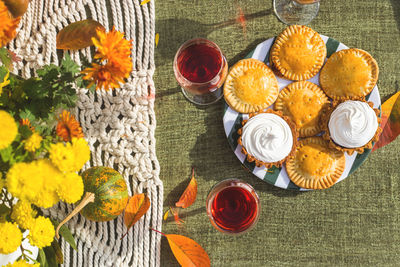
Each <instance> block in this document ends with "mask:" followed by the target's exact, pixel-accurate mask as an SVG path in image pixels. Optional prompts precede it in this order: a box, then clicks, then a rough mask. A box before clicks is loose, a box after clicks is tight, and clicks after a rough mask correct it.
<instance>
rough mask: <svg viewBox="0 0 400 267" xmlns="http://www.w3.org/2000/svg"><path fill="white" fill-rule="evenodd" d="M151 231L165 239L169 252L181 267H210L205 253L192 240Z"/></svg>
mask: <svg viewBox="0 0 400 267" xmlns="http://www.w3.org/2000/svg"><path fill="white" fill-rule="evenodd" d="M151 230H153V231H155V232H157V233H159V234H161V235H163V236H165V237H166V238H167V240H168V244H169V246H170V248H171V251H172V253H173V254H174V256H175V258H176V260H177V261H178V262H179V264H180V265H181V266H184V267H186V266H193V267H208V266H210V265H211V263H210V258H209V257H208V254H207V252H206V251H205V250H204V249H203V248H202V247H201V246H200V245H199V244H198V243H196V241H194V240H193V239H190V238H188V237H186V236H183V235H174V234H164V233H162V232H160V231H157V230H154V229H151Z"/></svg>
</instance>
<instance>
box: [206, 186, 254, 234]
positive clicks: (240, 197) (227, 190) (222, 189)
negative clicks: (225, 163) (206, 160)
mask: <svg viewBox="0 0 400 267" xmlns="http://www.w3.org/2000/svg"><path fill="white" fill-rule="evenodd" d="M206 203H207V204H206V205H207V214H208V217H209V219H210V222H211V224H212V225H213V226H214V227H215V228H216V229H217V230H219V231H220V232H223V233H226V234H231V235H235V234H242V233H245V232H247V231H249V230H250V229H252V228H253V227H254V225H255V224H256V223H257V221H258V216H259V213H260V200H259V198H258V195H257V193H256V192H255V190H254V189H253V187H251V185H249V184H247V183H245V182H243V181H241V180H238V179H227V180H224V181H222V182H220V183H218V184H216V185H215V186H214V187H213V188H212V189H211V192H210V193H209V194H208V197H207V201H206Z"/></svg>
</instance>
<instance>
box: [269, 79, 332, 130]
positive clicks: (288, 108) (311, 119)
mask: <svg viewBox="0 0 400 267" xmlns="http://www.w3.org/2000/svg"><path fill="white" fill-rule="evenodd" d="M329 103H330V102H329V99H328V97H327V96H326V95H325V93H324V92H323V91H322V89H321V88H320V87H319V86H317V85H316V84H314V83H312V82H309V81H300V82H294V83H291V84H289V85H288V86H287V87H285V88H284V89H282V90H281V91H280V93H279V96H278V99H277V100H276V102H275V110H279V111H282V113H283V115H285V116H288V117H289V118H291V119H292V121H294V123H295V124H296V128H297V130H298V131H299V135H300V137H307V136H313V135H316V134H317V133H319V132H320V131H321V128H320V117H321V114H322V111H323V110H324V109H325V108H326V107H327V106H328V105H329Z"/></svg>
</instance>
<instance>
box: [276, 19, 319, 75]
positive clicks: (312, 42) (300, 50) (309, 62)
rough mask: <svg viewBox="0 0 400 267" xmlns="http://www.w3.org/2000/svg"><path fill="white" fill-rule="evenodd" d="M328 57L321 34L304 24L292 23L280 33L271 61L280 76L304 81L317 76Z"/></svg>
mask: <svg viewBox="0 0 400 267" xmlns="http://www.w3.org/2000/svg"><path fill="white" fill-rule="evenodd" d="M325 58H326V46H325V43H324V41H323V40H322V38H321V36H320V35H319V34H318V33H317V32H316V31H314V30H313V29H311V28H309V27H307V26H304V25H291V26H289V27H287V28H286V29H285V30H283V32H282V33H280V34H279V35H278V37H277V38H276V40H275V42H274V44H273V45H272V47H271V52H270V61H271V63H272V68H273V69H274V70H276V71H277V72H278V75H279V76H282V77H283V78H286V79H289V80H295V81H302V80H308V79H310V78H311V77H313V76H315V75H316V74H317V73H318V72H319V71H320V70H321V68H322V65H323V64H324V61H325Z"/></svg>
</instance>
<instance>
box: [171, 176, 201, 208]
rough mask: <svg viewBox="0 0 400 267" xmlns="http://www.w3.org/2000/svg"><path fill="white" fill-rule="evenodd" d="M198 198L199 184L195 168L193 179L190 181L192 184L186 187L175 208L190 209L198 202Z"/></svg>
mask: <svg viewBox="0 0 400 267" xmlns="http://www.w3.org/2000/svg"><path fill="white" fill-rule="evenodd" d="M196 196H197V182H196V179H195V178H194V168H193V169H192V179H191V180H190V183H189V185H188V186H187V187H186V189H185V191H184V192H183V194H182V196H181V197H180V198H179V200H178V202H176V203H175V206H177V207H181V208H184V209H185V208H187V207H190V206H191V205H192V204H193V203H194V201H195V200H196Z"/></svg>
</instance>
